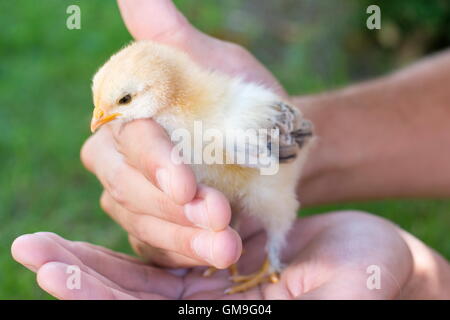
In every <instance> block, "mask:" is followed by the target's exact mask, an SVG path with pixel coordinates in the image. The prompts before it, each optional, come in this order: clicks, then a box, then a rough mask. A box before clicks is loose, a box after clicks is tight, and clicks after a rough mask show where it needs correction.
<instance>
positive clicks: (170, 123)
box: [91, 41, 312, 293]
mask: <svg viewBox="0 0 450 320" xmlns="http://www.w3.org/2000/svg"><path fill="white" fill-rule="evenodd" d="M92 91H93V99H94V105H95V109H94V114H93V118H92V122H91V130H92V131H93V132H94V131H95V130H96V129H97V128H99V127H100V126H102V125H103V124H105V123H108V122H110V121H112V120H114V121H121V122H123V123H126V122H129V121H132V120H134V119H142V118H152V119H153V120H154V121H156V122H157V123H159V124H160V125H161V126H162V127H163V128H164V129H165V130H166V131H167V133H168V134H169V136H170V137H171V138H172V140H173V141H174V143H175V142H179V141H177V139H175V138H174V137H175V136H178V137H179V135H176V134H175V133H177V130H178V131H179V130H184V132H188V133H190V134H192V135H195V134H198V133H196V132H195V131H196V126H197V127H198V125H197V124H199V123H200V124H201V128H202V130H203V132H205V131H207V130H214V132H215V133H220V134H221V135H222V138H223V139H224V140H226V143H223V141H222V139H215V140H213V142H211V141H209V142H207V141H206V140H202V145H201V147H202V148H198V147H197V148H193V149H192V150H188V151H190V153H191V154H190V158H187V157H186V156H185V154H188V153H189V152H185V151H186V150H182V152H181V153H180V155H181V158H182V159H183V160H184V161H188V160H190V159H192V157H194V158H195V157H196V156H200V158H201V157H204V155H205V153H204V151H205V150H204V148H205V147H206V146H207V145H208V143H209V144H211V143H212V144H213V149H214V150H215V151H214V152H213V155H215V156H219V153H222V154H221V155H220V156H219V157H218V159H219V161H216V162H214V163H210V162H208V161H204V162H201V161H200V162H199V161H191V162H190V164H191V166H192V168H193V171H194V173H195V176H196V179H197V181H198V182H199V183H204V184H206V185H209V186H211V187H214V188H216V189H218V190H220V191H222V192H223V193H224V194H225V196H226V197H227V198H228V200H229V201H230V203H231V207H232V210H233V219H232V226H234V227H235V228H237V227H238V219H237V218H238V217H239V216H240V214H247V215H251V216H254V217H256V218H258V219H259V221H260V222H261V223H262V225H263V226H264V228H265V230H266V232H267V245H266V252H267V256H268V259H267V260H266V262H265V263H264V265H263V267H262V268H261V270H260V271H258V272H256V273H255V274H252V275H248V276H235V277H234V278H233V279H234V280H235V282H239V283H238V284H237V285H235V286H234V287H232V288H230V289H229V290H228V291H227V292H228V293H235V292H240V291H245V290H247V289H249V288H251V287H253V286H256V285H258V284H259V283H261V282H263V281H267V280H268V279H269V280H271V281H276V280H277V277H276V276H277V274H278V273H279V272H280V271H281V270H282V263H281V261H280V253H281V249H282V247H283V245H284V242H285V238H286V234H287V233H288V231H289V229H290V227H291V225H292V224H293V222H294V220H295V218H296V214H297V210H298V208H299V202H298V201H297V198H296V184H297V181H298V177H299V175H300V171H301V168H302V166H303V162H304V160H305V158H306V155H307V149H308V148H307V147H308V146H309V145H310V143H309V141H310V139H309V138H310V137H311V136H312V125H311V123H310V122H309V121H308V120H305V119H304V118H303V117H302V115H301V113H300V112H299V111H298V110H297V109H296V108H293V107H290V106H289V104H288V103H286V102H284V101H283V99H282V98H280V97H279V96H278V95H277V94H275V93H274V92H272V91H271V90H269V89H267V88H265V87H263V86H261V85H259V84H255V83H249V82H245V81H243V80H242V79H240V78H235V77H230V76H228V75H225V74H222V73H220V72H217V71H213V70H207V69H205V68H203V67H201V66H199V65H197V64H196V63H194V62H193V61H192V60H191V59H190V58H189V57H188V56H187V55H186V54H184V53H183V52H181V51H179V50H176V49H174V48H170V47H167V46H163V45H160V44H156V43H153V42H150V41H138V42H134V43H132V44H130V45H129V46H127V47H125V48H123V49H122V50H120V51H119V52H118V53H116V54H115V55H113V56H112V57H111V58H110V59H109V60H108V61H107V62H106V63H105V64H104V65H103V66H102V67H101V68H100V69H99V70H98V72H97V73H96V74H95V76H94V78H93V85H92ZM242 132H246V133H248V132H253V133H254V132H257V133H258V134H259V135H258V136H257V137H256V138H255V137H251V136H247V138H248V139H241V136H242V134H241V133H242ZM194 139H195V137H194ZM242 140H244V141H243V142H242ZM191 141H192V140H191ZM229 141H231V142H232V143H229ZM238 142H241V143H240V144H239V143H238ZM188 145H189V146H191V143H189V144H188ZM239 156H243V157H241V158H239ZM216 159H217V158H216ZM236 159H244V160H245V161H235V162H233V160H236ZM230 160H231V161H230ZM252 160H253V161H252ZM258 160H261V161H258ZM263 160H264V161H263ZM268 160H269V161H268ZM236 162H237V163H236ZM268 163H270V164H269V165H268ZM274 164H275V165H274ZM264 169H265V170H266V171H265V172H264Z"/></svg>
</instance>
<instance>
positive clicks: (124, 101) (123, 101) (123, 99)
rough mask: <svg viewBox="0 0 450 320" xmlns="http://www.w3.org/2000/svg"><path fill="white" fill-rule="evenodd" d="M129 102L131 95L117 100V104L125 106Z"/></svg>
mask: <svg viewBox="0 0 450 320" xmlns="http://www.w3.org/2000/svg"><path fill="white" fill-rule="evenodd" d="M130 102H131V95H129V94H127V95H126V96H123V97H122V98H120V100H119V104H127V103H130Z"/></svg>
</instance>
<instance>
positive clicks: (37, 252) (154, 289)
mask: <svg viewBox="0 0 450 320" xmlns="http://www.w3.org/2000/svg"><path fill="white" fill-rule="evenodd" d="M105 250H106V249H105ZM11 251H12V255H13V257H14V259H15V260H16V261H17V262H19V263H21V264H23V265H25V266H27V267H28V268H29V269H31V270H33V271H35V272H36V271H37V270H39V269H40V268H41V267H42V266H43V265H44V264H46V263H47V262H49V261H56V262H61V263H65V264H68V265H76V266H78V267H79V268H80V269H81V270H82V271H84V272H86V273H88V274H90V275H91V276H92V277H95V278H97V279H98V280H99V281H101V282H102V283H103V284H104V285H106V286H108V287H111V288H115V289H117V290H120V291H127V292H128V293H130V294H136V293H138V294H139V293H140V292H150V293H158V294H159V293H161V294H163V295H170V292H171V291H170V290H168V286H167V284H170V285H169V287H171V288H172V289H173V288H176V287H177V286H179V285H180V280H179V279H178V278H177V277H175V276H173V275H171V274H169V273H167V272H165V271H163V270H160V269H157V268H153V267H150V266H146V265H143V264H139V263H135V262H132V261H129V260H125V259H123V258H117V257H115V256H112V255H110V254H108V253H107V252H105V251H100V250H96V248H94V247H90V246H88V245H86V244H85V243H82V242H72V241H67V240H65V239H63V238H61V237H59V236H57V235H55V234H51V233H37V234H27V235H23V236H20V237H19V238H17V239H16V240H15V241H14V242H13V244H12V248H11ZM172 294H173V293H172Z"/></svg>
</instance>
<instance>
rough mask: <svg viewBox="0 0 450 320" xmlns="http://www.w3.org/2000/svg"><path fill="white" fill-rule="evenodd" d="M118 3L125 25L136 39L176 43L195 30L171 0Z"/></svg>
mask: <svg viewBox="0 0 450 320" xmlns="http://www.w3.org/2000/svg"><path fill="white" fill-rule="evenodd" d="M118 4H119V8H120V13H121V14H122V18H123V20H124V22H125V25H126V26H127V28H128V31H129V32H130V33H131V35H132V36H133V37H134V38H135V39H138V40H143V39H147V40H158V41H162V42H171V43H173V44H176V43H177V42H179V41H183V40H184V39H185V38H186V37H187V35H188V34H190V33H192V32H194V31H195V29H194V28H193V27H192V26H191V25H190V24H189V22H188V21H187V20H186V18H185V17H184V16H183V15H182V14H181V13H180V12H179V11H178V10H177V8H176V7H175V5H174V4H173V3H172V1H171V0H152V1H147V0H134V1H127V0H118Z"/></svg>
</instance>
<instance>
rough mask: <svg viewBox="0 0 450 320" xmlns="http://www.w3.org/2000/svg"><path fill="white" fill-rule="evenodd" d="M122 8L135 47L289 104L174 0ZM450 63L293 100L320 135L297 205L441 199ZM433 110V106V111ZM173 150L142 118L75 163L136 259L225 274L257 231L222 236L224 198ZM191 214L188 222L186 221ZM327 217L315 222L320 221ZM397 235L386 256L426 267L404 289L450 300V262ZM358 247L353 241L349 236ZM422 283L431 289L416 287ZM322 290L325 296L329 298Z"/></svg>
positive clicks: (103, 133) (244, 56)
mask: <svg viewBox="0 0 450 320" xmlns="http://www.w3.org/2000/svg"><path fill="white" fill-rule="evenodd" d="M119 6H120V8H121V12H122V16H123V18H124V21H125V23H126V25H127V27H128V29H129V30H130V32H131V34H132V35H133V36H134V37H135V38H136V39H152V40H154V41H159V42H161V43H164V44H167V45H171V46H175V47H178V48H180V49H182V50H184V51H186V52H188V53H189V54H190V55H191V57H192V58H193V59H194V60H196V61H198V62H199V63H201V64H204V65H205V66H206V67H213V68H215V69H219V70H221V71H222V72H226V73H229V74H232V75H240V76H243V77H245V78H246V79H248V80H249V81H259V82H263V83H264V84H266V85H267V86H270V87H271V88H273V89H274V90H276V91H277V92H279V93H280V94H284V91H283V90H282V88H281V86H280V85H279V84H278V82H277V81H276V79H274V78H273V77H272V75H271V74H270V72H268V71H267V70H266V69H265V68H264V67H263V66H262V65H261V64H260V63H259V62H257V60H255V59H254V58H253V57H252V56H251V55H250V54H249V53H248V52H247V51H245V50H244V49H243V48H241V47H239V46H236V45H234V44H230V43H227V42H222V41H219V40H216V39H213V38H211V37H209V36H207V35H205V34H202V33H200V32H199V31H197V30H195V29H194V28H193V27H192V26H190V25H189V24H188V23H187V21H186V20H185V19H184V17H183V16H182V15H181V14H180V13H179V12H178V11H176V9H175V7H173V5H172V3H171V2H170V1H166V0H154V1H151V2H150V1H133V2H125V1H119ZM449 60H450V58H449V55H443V56H441V57H437V58H434V59H433V60H430V61H426V62H424V63H422V64H419V65H417V66H414V67H412V68H409V69H406V70H404V71H402V72H401V73H397V74H394V75H392V76H388V77H385V78H382V79H379V80H376V81H373V82H369V83H365V84H361V85H357V86H354V87H350V88H348V89H343V90H339V91H336V92H331V93H327V94H324V95H319V96H310V97H298V98H293V99H292V101H293V102H294V103H295V104H296V105H298V106H299V107H300V108H301V109H302V111H303V112H304V113H305V115H306V117H307V118H310V119H312V120H313V122H314V124H315V129H316V134H317V136H318V137H319V139H318V141H317V143H316V146H315V147H314V148H313V149H312V151H311V154H310V156H309V159H308V162H307V163H306V167H305V172H304V175H303V177H302V179H301V180H300V185H299V198H300V200H301V202H302V203H303V205H306V206H312V205H315V204H322V203H332V202H337V201H346V200H363V199H371V198H382V197H394V196H442V195H446V194H447V193H446V192H448V191H447V190H448V186H447V184H448V182H447V181H449V180H448V179H445V177H446V174H447V175H449V173H447V172H448V170H445V169H446V168H447V166H449V163H450V162H448V163H445V158H446V155H445V153H446V151H445V150H444V148H442V147H440V146H441V145H443V143H444V142H447V139H448V138H447V137H449V135H448V134H446V133H447V131H445V129H446V128H445V127H444V121H445V115H446V112H450V110H449V108H448V106H447V104H448V103H447V102H448V101H450V100H448V98H449V97H448V93H447V92H446V91H445V83H448V80H449V79H448V77H449V75H448V73H447V74H446V73H445V71H446V70H448V69H449V66H450V63H449ZM422 90H423V91H422ZM422 92H423V93H425V94H423V93H422ZM421 93H422V94H421ZM424 96H425V97H424ZM446 103H447V104H446ZM430 105H433V106H436V108H435V109H430V108H429V106H430ZM411 110H414V112H410V111H411ZM374 120H376V121H374ZM431 128H432V129H433V130H431ZM350 130H351V131H350ZM133 137H140V138H139V139H138V140H136V139H134V138H133ZM412 137H413V138H412ZM136 141H139V143H136ZM170 149H171V143H170V140H169V139H168V137H167V135H166V134H165V132H164V131H163V130H162V129H161V128H160V127H159V126H157V125H156V124H155V123H154V122H152V121H151V120H141V121H136V122H133V123H130V124H127V125H126V126H124V127H123V128H121V130H119V128H117V127H116V126H114V125H111V126H105V127H104V128H102V129H101V130H99V132H98V133H96V134H95V135H93V136H92V137H91V138H90V139H89V140H88V141H87V142H86V144H85V145H84V147H83V150H82V160H83V162H84V164H85V165H86V167H87V168H88V169H89V170H91V171H92V172H93V173H94V174H96V176H97V177H98V178H99V180H100V181H101V183H102V184H103V186H104V187H105V191H104V193H103V195H102V198H101V204H102V207H103V209H104V210H105V211H106V212H107V213H108V214H110V215H111V216H112V217H113V219H115V220H116V221H117V222H118V223H119V224H120V225H121V226H122V227H124V229H125V230H127V231H128V232H129V234H130V240H131V243H132V245H133V247H134V248H135V249H136V251H137V252H138V253H139V254H140V255H141V256H144V257H145V258H147V259H149V260H150V261H151V262H152V263H153V264H155V265H159V266H163V267H191V266H198V265H207V264H211V265H214V266H216V267H219V268H224V267H227V266H229V265H231V264H232V263H234V262H235V261H236V260H237V259H238V258H239V256H240V254H241V248H242V245H241V241H244V245H245V246H246V247H247V246H248V244H247V242H248V239H250V238H251V237H252V235H253V234H257V233H259V232H260V229H259V226H258V225H257V224H256V223H253V222H250V223H246V224H245V226H246V228H245V229H243V230H239V231H240V235H241V236H239V235H238V234H237V233H236V232H235V231H234V230H232V229H231V228H230V227H229V226H228V225H229V221H230V217H231V210H230V208H229V205H228V202H227V200H226V199H225V197H224V196H223V195H222V194H221V193H220V192H219V191H217V190H214V189H212V188H208V187H206V186H197V185H196V183H195V179H194V178H193V174H192V172H191V170H190V168H189V167H188V166H185V165H173V164H172V163H171V162H170V161H168V160H169V156H170V155H169V153H170ZM447 152H448V151H447ZM447 158H448V156H447ZM161 166H164V167H166V168H167V169H168V170H169V172H170V173H171V174H170V176H169V179H168V181H158V179H157V177H156V171H157V169H158V168H160V167H161ZM447 169H448V168H447ZM440 170H442V172H443V174H440ZM187 211H189V213H190V215H189V216H190V217H193V222H192V221H190V220H189V219H188V218H187V217H188V216H187V215H186V214H185V213H186V212H187ZM329 217H330V215H324V216H323V217H321V218H320V219H321V221H325V222H326V221H327V219H329ZM317 219H319V218H317ZM370 221H374V220H370ZM325 222H324V225H325ZM198 225H200V227H199V226H198ZM350 225H351V224H350ZM383 226H387V225H386V224H383ZM334 228H336V229H337V230H339V226H338V225H333V228H331V227H330V229H327V230H328V231H330V232H332V231H333V230H334ZM155 230H158V232H155ZM161 230H162V231H161ZM293 232H294V233H295V229H294V231H293ZM386 232H389V230H386ZM398 232H399V233H401V234H402V236H401V237H402V238H403V241H405V242H406V243H408V241H407V240H408V239H409V241H410V242H412V243H413V244H411V243H408V245H407V246H405V247H404V250H399V252H395V253H393V252H391V251H390V250H388V251H386V252H387V253H392V255H391V257H397V256H399V255H401V254H404V251H405V250H406V249H405V248H407V250H406V251H410V252H411V254H412V256H413V257H415V254H416V252H415V251H418V252H419V253H420V257H426V259H422V258H421V259H419V260H418V261H419V262H420V263H419V264H415V263H414V262H411V264H407V263H405V264H400V265H401V266H402V268H403V269H404V270H403V273H404V274H409V275H410V278H408V279H406V280H404V281H403V282H402V283H401V285H402V286H404V287H405V288H410V289H411V290H410V292H416V293H420V294H421V296H420V297H428V298H432V297H436V296H441V297H443V296H445V294H448V292H446V291H445V290H446V289H445V286H444V287H442V286H439V285H433V286H432V285H430V284H432V283H436V281H433V279H435V277H438V278H439V279H446V281H447V282H446V283H449V282H448V279H449V276H448V274H449V267H448V263H447V262H446V261H445V260H444V259H442V258H441V257H440V256H439V255H438V254H436V253H435V252H434V251H432V250H431V249H429V248H427V247H426V246H424V245H419V244H420V242H419V241H418V240H414V241H412V240H411V238H408V237H407V236H406V234H405V233H402V232H401V231H398ZM196 237H202V242H201V243H202V247H201V248H194V247H193V246H192V245H191V244H192V243H194V239H195V238H196ZM241 237H242V239H243V240H241ZM302 237H303V235H302V236H299V237H298V239H294V240H291V241H290V242H289V244H288V246H287V248H286V250H290V249H289V248H290V247H291V248H293V249H295V248H297V249H298V252H299V254H300V255H301V254H302V253H301V252H300V251H302V250H305V248H299V247H297V246H298V245H300V243H301V241H302ZM291 239H292V238H291ZM354 240H355V241H358V240H357V238H356V237H354ZM297 242H298V243H297ZM344 243H345V242H344ZM322 244H323V245H332V243H322ZM396 248H400V247H396ZM50 252H52V251H51V250H50V251H47V256H48V254H49V253H50ZM368 252H369V253H370V254H371V255H372V254H375V252H373V253H372V252H371V251H368ZM42 254H43V255H45V252H43V253H42ZM74 254H78V252H75V253H74ZM244 257H245V255H244ZM243 259H244V258H243ZM244 260H245V259H244ZM413 261H415V260H414V259H413ZM417 265H419V266H420V267H418V266H417ZM44 270H45V269H44ZM411 270H413V271H411ZM416 270H420V277H416ZM344 271H348V272H350V273H351V271H350V270H344ZM43 279H47V278H46V277H44V278H43ZM413 279H421V280H422V281H413ZM424 279H425V280H427V281H424ZM47 280H48V281H51V279H47ZM210 280H211V279H210ZM205 281H206V280H205ZM201 283H203V284H205V285H206V282H203V281H202V282H201ZM324 283H325V282H324ZM426 284H428V286H429V287H430V288H422V286H424V287H425V286H426ZM325 288H327V286H325ZM328 288H329V287H328ZM433 288H436V289H433ZM408 290H409V289H408ZM433 290H437V291H433ZM447 290H448V289H447ZM321 292H322V297H332V296H333V294H334V293H335V291H334V290H328V291H327V290H324V291H321ZM428 292H430V294H429V295H427V293H428ZM316 293H317V292H316ZM316 297H319V295H316ZM383 297H384V298H388V297H396V295H395V294H391V295H386V296H383ZM408 298H413V296H408Z"/></svg>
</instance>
